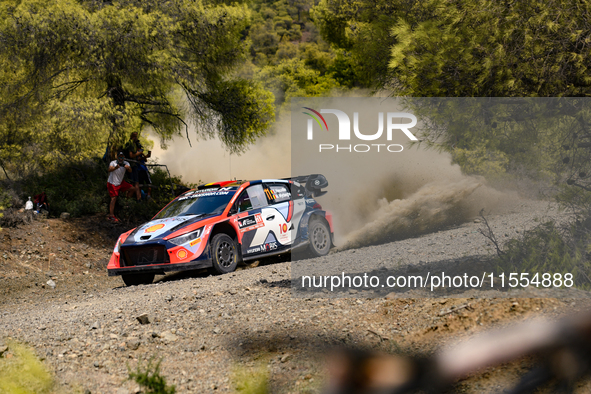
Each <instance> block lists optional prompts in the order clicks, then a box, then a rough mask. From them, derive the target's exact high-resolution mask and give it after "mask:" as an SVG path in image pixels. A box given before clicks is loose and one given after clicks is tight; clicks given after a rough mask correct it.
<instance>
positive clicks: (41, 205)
mask: <svg viewBox="0 0 591 394" xmlns="http://www.w3.org/2000/svg"><path fill="white" fill-rule="evenodd" d="M33 202H34V203H35V206H36V207H37V213H41V212H42V211H43V210H45V211H47V213H49V202H47V195H46V194H45V192H41V193H40V194H35V197H34V198H33Z"/></svg>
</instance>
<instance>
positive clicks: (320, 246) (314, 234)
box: [308, 219, 331, 257]
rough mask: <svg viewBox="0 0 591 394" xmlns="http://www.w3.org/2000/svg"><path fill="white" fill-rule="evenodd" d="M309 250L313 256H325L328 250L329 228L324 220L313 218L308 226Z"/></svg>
mask: <svg viewBox="0 0 591 394" xmlns="http://www.w3.org/2000/svg"><path fill="white" fill-rule="evenodd" d="M308 236H309V239H310V252H311V253H312V255H313V256H314V257H320V256H326V255H327V254H328V252H329V251H330V246H331V241H330V228H329V227H328V224H326V222H325V221H324V220H318V219H314V220H312V221H311V222H310V225H309V226H308Z"/></svg>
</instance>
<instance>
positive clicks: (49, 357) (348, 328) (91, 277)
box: [0, 201, 582, 393]
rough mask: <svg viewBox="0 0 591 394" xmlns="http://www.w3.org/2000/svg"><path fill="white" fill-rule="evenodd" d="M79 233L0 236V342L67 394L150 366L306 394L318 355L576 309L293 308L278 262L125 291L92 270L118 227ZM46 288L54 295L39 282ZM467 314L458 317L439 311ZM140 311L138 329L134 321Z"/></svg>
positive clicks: (466, 252) (459, 249) (72, 226)
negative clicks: (15, 344) (262, 382)
mask: <svg viewBox="0 0 591 394" xmlns="http://www.w3.org/2000/svg"><path fill="white" fill-rule="evenodd" d="M547 206H548V204H547V203H543V202H535V201H520V202H516V203H515V204H514V206H510V207H506V211H505V212H503V213H499V214H496V215H495V214H494V213H493V215H491V216H490V217H489V220H490V223H491V227H492V228H493V230H494V231H495V232H496V233H497V234H499V235H500V237H501V238H505V239H509V238H511V237H512V236H513V235H514V234H517V233H518V232H520V231H523V230H525V229H527V228H530V227H532V226H534V225H536V224H537V223H539V218H542V217H544V216H546V215H548V214H550V215H556V211H555V210H553V209H552V210H550V211H548V208H547ZM481 225H482V223H475V222H474V221H471V222H469V223H466V224H464V225H462V226H459V227H457V228H452V229H446V230H442V231H438V232H436V233H432V234H428V235H425V236H422V237H420V238H415V239H407V240H403V241H398V242H393V243H388V244H384V245H379V246H370V247H366V248H362V249H358V250H357V251H356V252H355V253H353V252H352V251H343V252H336V253H333V254H331V255H329V256H328V257H325V258H324V259H327V260H328V261H329V262H331V263H334V264H339V262H340V261H346V262H350V261H351V259H359V257H357V256H364V258H367V257H368V256H369V257H371V258H372V259H378V260H380V261H389V260H388V259H392V260H396V261H401V260H402V261H404V262H405V263H409V264H412V263H413V262H416V263H419V262H421V263H423V264H424V263H436V262H438V261H443V260H453V259H458V258H462V257H465V256H474V255H481V254H488V253H490V252H492V247H491V245H490V244H489V243H488V242H487V240H486V239H485V238H484V237H483V236H482V235H480V234H479V233H478V231H477V229H478V228H479V226H481ZM80 226H91V227H92V222H88V221H86V222H83V221H79V222H77V221H73V222H62V221H60V220H57V219H56V220H48V221H36V222H34V223H33V224H31V225H28V226H24V227H21V228H18V229H3V230H2V231H1V232H0V237H2V236H4V237H5V238H4V242H3V243H2V250H0V261H1V264H2V265H0V342H2V341H3V340H6V339H7V338H15V339H18V340H20V341H23V342H26V343H28V344H30V345H31V346H33V347H34V349H35V350H36V352H37V354H38V355H39V356H40V357H41V358H43V359H44V360H45V363H46V364H47V365H48V366H49V368H50V369H51V370H53V371H54V372H55V374H56V376H57V380H58V381H59V382H60V384H62V385H63V388H64V389H65V390H66V391H69V390H70V389H72V390H73V391H74V390H81V391H82V392H84V390H89V391H90V392H91V393H115V392H118V393H125V392H127V391H129V392H134V391H136V389H137V387H136V385H135V384H134V383H132V382H129V381H127V380H126V378H127V372H128V369H127V368H128V365H129V366H130V367H132V368H133V367H135V366H136V365H137V363H138V360H140V359H144V360H145V359H147V358H149V357H151V356H156V357H158V358H162V359H163V363H162V371H163V374H164V375H165V376H166V377H167V379H168V382H169V383H173V384H176V385H177V392H180V393H183V392H199V393H201V392H228V391H234V390H235V387H236V380H240V378H237V376H240V371H247V372H250V373H261V372H260V371H268V373H269V378H270V383H271V390H272V392H318V391H319V390H320V387H321V386H322V380H323V374H322V353H323V349H325V348H326V347H330V346H334V345H339V344H346V345H354V346H369V347H372V348H376V349H382V350H385V351H394V350H397V349H402V350H405V351H410V352H423V353H424V352H430V351H433V350H435V349H436V348H438V347H440V346H443V345H445V344H449V343H451V341H453V340H454V339H455V338H457V337H465V336H467V335H469V334H471V333H474V332H478V331H482V330H483V329H486V328H489V327H491V326H493V325H496V324H505V323H507V322H510V321H515V320H520V319H524V318H526V317H528V316H532V315H539V314H546V315H549V316H555V315H559V314H563V313H565V312H569V311H571V310H575V309H578V308H582V302H581V301H580V300H574V299H563V300H555V299H519V300H518V299H513V298H508V299H469V300H466V299H390V298H377V299H365V298H364V299H356V298H340V299H334V298H333V299H325V298H294V297H292V292H291V288H290V279H291V272H290V265H289V263H286V262H283V263H273V264H271V263H269V264H267V265H262V266H258V267H246V269H242V270H240V271H237V272H235V273H232V274H229V275H224V276H207V275H206V274H199V273H195V274H193V275H191V276H187V275H184V276H183V275H170V276H167V277H163V278H160V279H159V281H158V282H157V283H156V284H153V285H149V286H138V287H129V288H125V287H122V282H121V280H120V278H116V277H115V278H109V277H107V276H106V273H105V270H104V267H105V264H106V261H107V259H108V257H109V255H110V252H111V248H112V245H111V243H112V242H113V241H112V238H110V235H111V236H112V234H113V233H116V232H117V231H118V230H119V229H118V228H111V227H109V226H110V225H103V224H101V226H104V228H98V229H96V231H86V232H84V234H85V235H84V236H83V238H82V239H78V234H79V232H77V231H76V230H77V228H78V227H80ZM93 232H94V234H93ZM29 252H30V253H29ZM52 254H53V255H52ZM308 263H314V261H313V260H310V261H308ZM48 271H51V272H48ZM50 277H51V278H52V280H53V281H54V282H55V283H56V288H55V289H52V288H51V287H50V286H49V285H47V284H46V282H47V281H48V280H49V279H50ZM351 296H352V297H354V296H355V294H352V295H351ZM466 303H470V307H469V308H464V309H461V310H458V311H456V312H451V313H442V311H443V312H446V311H450V310H451V309H452V306H454V305H463V304H466ZM141 314H147V315H148V318H149V320H150V323H149V324H140V323H139V322H138V320H137V319H136V317H137V316H139V315H141ZM528 363H529V362H528V361H521V362H519V363H516V364H514V365H512V366H504V367H503V368H496V369H494V370H492V369H491V370H489V371H486V373H484V374H481V375H477V376H475V377H474V378H471V379H468V380H466V381H463V382H461V383H460V385H461V388H462V389H463V390H464V391H465V392H486V391H497V390H498V386H499V385H501V386H503V385H505V384H506V382H507V381H513V380H514V379H515V378H516V374H517V373H521V372H522V370H521V369H522V368H524V367H526V366H527V365H528Z"/></svg>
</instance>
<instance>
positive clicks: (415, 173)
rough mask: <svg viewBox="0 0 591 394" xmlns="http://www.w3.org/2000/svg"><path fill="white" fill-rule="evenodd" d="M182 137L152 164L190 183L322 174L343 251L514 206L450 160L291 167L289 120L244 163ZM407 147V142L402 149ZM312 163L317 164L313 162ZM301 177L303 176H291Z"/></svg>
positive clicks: (215, 144) (422, 156)
mask: <svg viewBox="0 0 591 394" xmlns="http://www.w3.org/2000/svg"><path fill="white" fill-rule="evenodd" d="M189 135H190V137H191V139H192V144H193V147H189V144H188V142H187V140H186V138H182V137H177V138H176V139H174V140H173V141H172V142H170V143H169V146H168V149H166V150H164V149H162V148H161V147H160V146H159V144H158V143H156V144H155V147H154V149H153V151H152V156H153V157H154V158H155V159H156V161H157V162H158V163H160V164H166V165H168V167H169V169H170V171H171V173H172V174H174V175H182V179H183V180H184V181H186V182H190V183H208V182H218V181H222V180H229V179H244V180H249V179H265V178H267V179H268V178H286V177H289V176H292V175H293V176H295V175H304V174H305V173H322V174H324V175H325V176H326V177H327V179H328V181H329V186H328V188H327V189H326V190H327V191H328V193H327V194H326V195H324V196H322V197H319V198H318V199H317V200H318V201H319V202H320V204H322V206H323V208H324V209H326V210H327V211H329V212H331V213H332V215H333V223H334V228H335V243H336V245H337V247H338V248H339V249H349V248H357V247H361V246H367V245H372V244H379V243H384V242H390V241H394V240H397V239H403V238H409V237H416V236H418V235H421V234H426V233H429V232H433V231H437V230H439V229H442V228H445V227H449V226H453V225H457V224H461V223H463V222H466V221H467V220H472V219H473V218H474V217H475V216H477V215H478V212H479V211H480V210H481V209H485V210H486V211H488V212H490V211H491V210H493V211H494V210H495V208H496V207H498V206H499V203H500V202H502V201H504V200H507V199H510V198H512V197H511V196H509V195H507V194H505V193H502V192H499V191H497V190H495V189H493V188H491V187H489V186H487V184H486V181H485V180H484V179H483V178H479V177H470V176H465V175H463V174H462V172H461V170H460V168H459V166H457V165H452V164H451V157H450V155H448V154H445V153H438V152H435V151H433V150H425V149H423V148H420V147H419V148H417V147H413V148H409V147H407V146H405V150H404V154H403V153H400V154H396V155H390V156H389V157H388V162H386V163H384V161H383V160H384V159H383V156H379V155H376V156H369V155H356V156H355V155H354V156H355V157H352V156H350V157H349V158H347V160H346V161H345V162H344V163H343V162H340V161H339V160H337V161H333V162H332V163H326V165H321V166H319V167H315V166H314V165H310V166H308V165H307V164H308V160H307V159H305V158H298V159H297V160H296V161H294V162H293V163H292V160H291V155H292V151H291V142H292V141H291V124H290V117H289V116H285V117H283V118H282V119H281V120H280V121H279V122H277V124H276V126H275V128H274V129H273V131H272V132H270V133H269V135H267V136H266V137H263V138H261V139H259V140H258V141H257V142H256V143H255V144H254V145H253V146H251V147H250V148H249V150H248V151H247V152H245V153H243V154H242V155H231V156H230V155H229V154H228V152H226V151H225V150H224V148H223V146H222V144H221V142H220V141H219V140H216V139H213V140H205V141H203V140H202V141H197V142H196V141H195V139H194V135H195V133H189ZM401 142H403V141H401ZM310 162H311V163H312V162H313V160H312V161H310ZM292 169H294V171H295V172H297V173H292V172H291V170H292Z"/></svg>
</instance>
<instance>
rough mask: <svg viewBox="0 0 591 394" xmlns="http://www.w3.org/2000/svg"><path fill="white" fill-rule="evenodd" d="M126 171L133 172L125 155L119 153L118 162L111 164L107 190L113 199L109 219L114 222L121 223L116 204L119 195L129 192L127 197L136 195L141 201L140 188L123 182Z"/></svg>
mask: <svg viewBox="0 0 591 394" xmlns="http://www.w3.org/2000/svg"><path fill="white" fill-rule="evenodd" d="M126 171H127V172H131V166H130V165H129V163H128V162H127V161H125V155H124V154H123V152H119V154H118V155H117V160H113V161H112V162H111V163H110V164H109V179H107V190H108V191H109V196H110V197H111V204H110V205H109V216H108V218H109V220H111V221H114V222H118V221H119V219H117V218H116V217H115V203H116V202H117V196H118V195H119V193H125V192H127V197H131V196H132V195H133V194H134V193H135V196H136V199H137V200H138V201H140V199H141V194H140V189H139V187H137V186H132V185H130V184H129V183H127V182H126V181H124V180H123V177H124V176H125V172H126Z"/></svg>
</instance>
